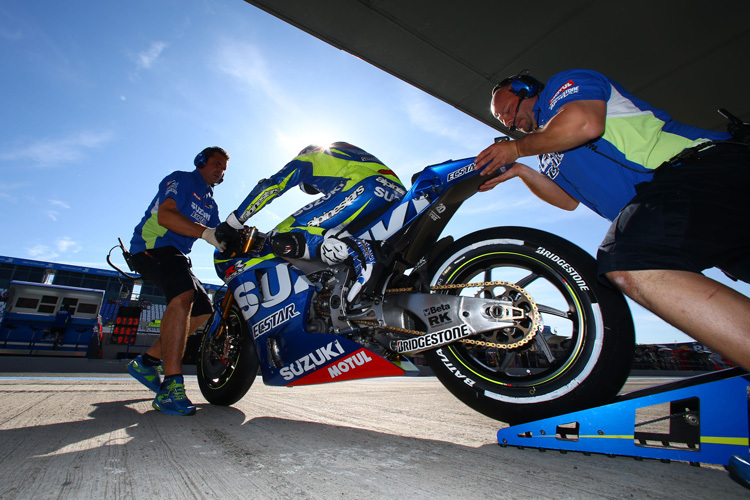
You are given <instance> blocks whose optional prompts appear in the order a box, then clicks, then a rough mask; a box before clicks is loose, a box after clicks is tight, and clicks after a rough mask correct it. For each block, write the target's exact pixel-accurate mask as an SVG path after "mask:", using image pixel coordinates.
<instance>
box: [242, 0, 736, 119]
mask: <svg viewBox="0 0 750 500" xmlns="http://www.w3.org/2000/svg"><path fill="white" fill-rule="evenodd" d="M246 1H247V2H248V3H250V4H252V5H254V6H256V7H258V8H260V9H263V10H264V11H266V12H268V13H270V14H272V15H274V16H276V17H278V18H279V19H282V20H284V21H286V22H288V23H290V24H292V25H294V26H296V27H298V28H300V29H302V30H304V31H306V32H308V33H310V34H312V35H314V36H316V37H317V38H320V39H321V40H323V41H325V42H327V43H329V44H331V45H333V46H335V47H338V48H340V49H342V50H345V51H347V52H349V53H351V54H353V55H355V56H357V57H359V58H361V59H363V60H365V61H367V62H369V63H371V64H373V65H374V66H376V67H378V68H380V69H382V70H383V71H386V72H388V73H390V74H392V75H394V76H396V77H398V78H400V79H402V80H404V81H406V82H408V83H410V84H412V85H414V86H415V87H417V88H419V89H421V90H423V91H425V92H427V93H428V94H431V95H433V96H435V97H437V98H438V99H441V100H443V101H445V102H447V103H449V104H451V105H452V106H454V107H456V108H458V109H459V110H461V111H463V112H465V113H467V114H468V115H470V116H473V117H474V118H476V119H478V120H480V121H482V122H484V123H486V124H488V125H490V126H492V127H494V128H496V129H498V130H501V131H502V128H501V126H500V124H499V122H497V121H496V120H494V119H493V118H492V115H491V114H490V112H489V96H490V91H491V89H492V86H493V85H494V84H495V83H496V82H497V81H498V80H500V79H502V78H504V77H506V76H509V75H512V74H515V73H518V72H519V71H521V70H523V69H525V68H528V69H530V70H531V71H532V74H533V75H535V76H536V77H537V78H539V79H541V80H545V79H547V78H548V77H549V76H551V75H553V74H555V73H557V72H558V71H561V70H563V69H568V68H588V69H594V70H597V71H600V72H602V73H604V74H606V75H607V76H609V77H610V78H613V79H614V80H616V81H618V82H619V83H621V84H622V85H624V86H625V87H626V88H627V89H629V90H630V91H631V92H633V93H634V94H635V95H636V96H638V97H640V98H642V99H644V100H646V101H648V102H650V103H651V104H652V105H654V106H657V107H660V108H662V109H664V110H666V111H668V112H669V113H670V114H672V116H673V117H674V118H675V119H677V120H679V121H682V122H685V123H688V124H691V125H697V126H702V127H704V128H712V129H723V128H724V123H725V122H724V119H723V118H722V117H721V116H720V115H719V114H718V113H717V112H716V110H717V108H720V107H724V108H727V109H728V110H729V111H731V112H733V113H734V114H735V115H738V116H740V117H742V118H744V119H745V120H747V121H750V95H749V94H748V92H747V91H746V89H747V87H748V83H747V82H748V80H750V70H749V69H748V63H747V59H745V58H746V57H747V56H748V53H750V1H747V0H732V1H729V0H715V1H713V2H705V1H696V0H650V1H647V0H631V1H629V2H624V1H623V2H621V1H614V0H598V1H585V0H566V1H559V0H555V1H551V0H537V1H536V2H533V3H532V2H527V3H520V2H508V1H504V0H460V1H458V0H246ZM742 82H745V83H742Z"/></svg>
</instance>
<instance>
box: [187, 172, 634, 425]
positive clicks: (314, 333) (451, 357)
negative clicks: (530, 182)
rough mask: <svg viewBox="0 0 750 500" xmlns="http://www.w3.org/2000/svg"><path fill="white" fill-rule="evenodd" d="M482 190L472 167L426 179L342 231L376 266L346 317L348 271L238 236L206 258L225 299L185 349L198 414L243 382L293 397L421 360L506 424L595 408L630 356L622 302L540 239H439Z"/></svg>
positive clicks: (410, 370) (583, 263)
mask: <svg viewBox="0 0 750 500" xmlns="http://www.w3.org/2000/svg"><path fill="white" fill-rule="evenodd" d="M482 181H483V178H482V177H480V176H479V175H478V173H477V171H475V170H474V159H473V158H466V159H463V160H458V161H452V160H451V161H448V162H445V163H441V164H438V165H431V166H428V167H426V168H425V169H424V170H422V171H421V172H419V173H418V174H417V175H415V176H414V177H413V179H412V186H411V189H409V190H408V192H407V193H406V195H405V196H404V197H403V198H402V199H401V200H398V201H395V202H394V203H393V204H391V206H389V207H388V208H387V209H386V210H384V211H383V213H381V214H379V215H378V217H376V218H370V220H369V221H367V222H366V223H364V224H363V223H360V225H359V226H356V227H355V226H349V227H347V229H348V231H349V232H350V233H351V234H353V235H355V236H357V237H360V238H363V239H368V240H371V242H372V244H373V245H376V246H377V247H378V253H379V254H380V255H381V256H382V259H381V261H380V263H381V264H382V267H383V269H382V271H381V272H380V273H379V274H378V275H377V276H376V277H375V278H373V279H376V280H377V281H376V284H377V286H376V287H375V290H376V291H375V292H370V293H369V294H367V295H365V296H364V297H362V296H360V298H359V299H358V301H357V303H356V304H348V303H347V302H346V296H347V291H348V287H349V286H350V284H351V282H352V280H353V276H352V274H353V271H352V270H351V268H350V267H349V266H347V265H344V264H339V265H334V266H327V265H325V264H323V263H322V262H317V261H299V260H285V259H282V258H279V257H277V256H275V255H274V254H273V253H272V252H271V248H270V244H269V242H268V241H266V238H265V235H264V234H262V233H260V232H259V231H258V230H257V229H256V228H246V230H245V232H244V236H243V248H242V251H240V252H238V253H237V255H235V256H233V257H231V258H225V257H222V255H221V254H219V253H218V252H217V253H216V254H215V267H216V272H217V274H218V275H219V277H220V278H222V279H223V280H224V282H225V283H226V286H227V290H228V291H229V293H226V294H224V296H223V298H220V299H218V300H217V303H216V312H215V315H214V318H213V320H212V324H211V327H210V328H208V329H206V332H205V333H204V334H203V338H202V339H201V351H200V356H199V362H198V382H199V385H200V388H201V392H202V393H203V396H204V397H205V398H206V400H208V401H209V402H210V403H213V404H218V405H230V404H233V403H235V402H237V401H238V400H239V399H241V398H242V397H243V396H244V395H245V394H246V393H247V391H248V390H249V389H250V387H251V385H252V384H253V382H254V381H255V380H256V376H257V374H258V371H259V370H260V372H261V374H262V376H263V382H264V383H265V384H268V385H275V386H295V385H305V384H317V383H325V382H335V381H342V380H351V379H360V378H366V377H382V376H401V375H410V374H418V373H419V371H420V370H419V368H418V367H417V366H416V365H415V364H414V362H415V361H416V362H418V361H420V360H422V359H424V360H425V361H426V364H427V365H428V366H429V368H430V369H431V370H432V372H433V373H434V374H435V375H436V376H437V378H438V379H439V380H440V382H442V383H443V385H445V387H446V388H447V389H448V390H449V391H451V393H453V394H454V395H455V396H456V397H458V398H459V399H460V400H461V401H463V402H464V403H466V404H467V405H469V406H470V407H472V408H474V409H475V410H477V411H479V412H481V413H483V414H485V415H487V416H489V417H492V418H495V419H497V420H501V421H504V422H508V423H511V424H514V423H520V422H525V421H531V420H536V419H539V418H544V417H548V416H552V415H557V414H561V413H567V412H571V411H576V410H579V409H584V408H589V407H593V406H597V405H601V404H606V403H608V402H610V401H611V400H612V399H613V398H614V397H615V396H616V395H617V393H618V392H619V390H620V389H621V388H622V386H623V385H624V383H625V380H626V379H627V376H628V374H629V372H630V366H631V363H632V357H633V349H634V343H635V342H634V331H633V322H632V318H631V315H630V311H629V309H628V306H627V303H626V301H625V299H624V297H623V296H622V295H621V294H620V293H619V292H617V291H615V290H613V289H611V288H608V287H603V286H602V285H601V284H600V283H599V282H598V279H597V275H596V264H595V261H594V259H593V258H592V257H591V256H590V255H588V254H587V253H586V252H584V251H583V250H582V249H580V248H578V247H577V246H575V245H573V244H572V243H570V242H569V241H566V240H564V239H562V238H560V237H558V236H555V235H553V234H550V233H546V232H543V231H540V230H536V229H530V228H523V227H492V228H488V229H483V230H480V231H477V232H474V233H472V234H469V235H467V236H464V237H462V238H460V239H458V240H457V241H453V238H452V237H450V236H445V237H443V238H441V233H442V232H443V229H444V228H445V226H446V224H447V223H448V221H449V220H450V218H451V217H452V216H453V214H455V213H456V211H457V210H458V209H459V207H460V206H461V204H462V203H463V201H464V200H466V199H468V198H469V197H470V196H472V195H473V194H475V193H476V192H477V188H478V186H479V185H480V184H481V183H482ZM356 223H357V221H355V224H356Z"/></svg>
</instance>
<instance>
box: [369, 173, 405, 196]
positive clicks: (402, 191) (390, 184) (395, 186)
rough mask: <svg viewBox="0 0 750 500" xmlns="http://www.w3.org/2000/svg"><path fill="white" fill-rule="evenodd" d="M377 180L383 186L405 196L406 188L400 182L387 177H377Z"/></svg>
mask: <svg viewBox="0 0 750 500" xmlns="http://www.w3.org/2000/svg"><path fill="white" fill-rule="evenodd" d="M375 182H378V183H380V184H382V185H383V186H385V187H387V188H388V189H390V190H391V191H395V192H396V193H398V194H399V196H403V195H405V194H406V190H405V189H404V188H403V187H402V186H400V185H399V184H396V183H395V182H393V181H389V180H388V179H386V178H385V177H376V178H375Z"/></svg>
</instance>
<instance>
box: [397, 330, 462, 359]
mask: <svg viewBox="0 0 750 500" xmlns="http://www.w3.org/2000/svg"><path fill="white" fill-rule="evenodd" d="M471 335H474V331H473V330H472V329H471V328H469V325H460V326H454V327H453V328H447V329H445V330H441V331H439V332H433V333H425V334H424V335H420V336H419V337H416V338H413V339H408V340H399V341H397V342H396V352H409V351H417V350H420V349H429V348H431V347H438V346H441V345H444V344H447V343H448V342H453V341H454V340H459V339H463V338H465V337H470V336H471Z"/></svg>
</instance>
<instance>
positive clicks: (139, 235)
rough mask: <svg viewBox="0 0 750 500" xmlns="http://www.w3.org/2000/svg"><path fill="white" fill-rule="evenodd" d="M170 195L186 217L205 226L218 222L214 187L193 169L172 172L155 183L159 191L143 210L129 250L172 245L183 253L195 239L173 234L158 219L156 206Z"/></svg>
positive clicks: (191, 245) (214, 225) (138, 250)
mask: <svg viewBox="0 0 750 500" xmlns="http://www.w3.org/2000/svg"><path fill="white" fill-rule="evenodd" d="M167 198H172V199H173V200H174V201H175V203H176V204H177V208H178V210H179V211H180V213H182V214H183V215H185V216H186V217H188V218H189V219H190V220H192V221H194V222H197V223H199V224H203V225H204V226H206V227H216V226H218V225H219V208H218V207H217V206H216V202H215V201H214V190H213V188H212V187H211V186H209V185H208V184H206V181H205V180H204V179H203V176H202V175H201V174H200V172H199V171H198V170H197V169H196V170H193V171H192V172H182V171H177V172H172V173H171V174H169V175H168V176H166V177H165V178H164V179H163V180H162V181H161V182H160V183H159V191H158V193H156V196H155V197H154V199H153V201H152V202H151V204H150V205H149V208H148V209H147V210H146V214H145V215H144V216H143V219H141V222H140V224H138V225H137V226H136V228H135V231H134V233H133V238H132V239H131V240H130V253H134V254H135V253H138V252H142V251H144V250H150V249H153V248H161V247H166V246H173V247H175V248H177V249H178V250H179V251H180V252H182V253H184V254H188V253H190V250H191V249H192V247H193V243H194V242H195V240H196V239H197V238H191V237H189V236H183V235H181V234H177V233H173V232H172V231H169V230H168V229H167V228H165V227H163V226H160V225H159V222H158V211H159V205H161V204H162V203H164V200H166V199H167Z"/></svg>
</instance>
